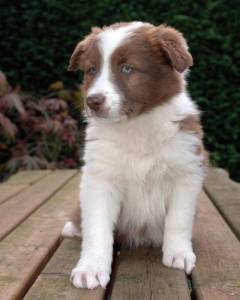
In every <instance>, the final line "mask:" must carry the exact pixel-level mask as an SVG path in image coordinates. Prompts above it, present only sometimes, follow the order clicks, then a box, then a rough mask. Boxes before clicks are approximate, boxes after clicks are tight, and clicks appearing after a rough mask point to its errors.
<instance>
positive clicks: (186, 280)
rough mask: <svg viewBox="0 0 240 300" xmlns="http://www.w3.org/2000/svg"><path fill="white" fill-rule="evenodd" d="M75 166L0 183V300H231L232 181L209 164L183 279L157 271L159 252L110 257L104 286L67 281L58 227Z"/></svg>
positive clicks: (238, 193) (70, 203)
mask: <svg viewBox="0 0 240 300" xmlns="http://www.w3.org/2000/svg"><path fill="white" fill-rule="evenodd" d="M79 179H80V173H79V172H78V171H77V170H57V171H54V172H51V171H28V172H27V171H26V172H21V173H18V174H17V175H15V176H13V177H12V178H11V179H10V180H9V181H8V182H6V183H2V184H0V300H10V299H23V298H24V299H27V300H38V299H39V300H48V299H49V300H59V299H69V300H75V299H78V300H79V299H83V300H98V299H114V300H127V299H129V300H134V299H137V300H140V299H144V300H148V299H149V300H150V299H151V300H153V299H162V300H164V299H165V300H175V299H176V300H177V299H178V300H180V299H181V300H188V299H194V300H226V299H231V300H239V299H240V242H239V238H240V184H237V183H235V182H233V181H231V180H230V179H229V178H228V175H227V173H226V172H225V171H223V170H221V169H211V170H210V172H209V176H208V178H207V180H206V183H205V188H204V191H203V192H202V194H201V196H200V201H199V205H198V212H197V218H196V224H195V228H194V239H193V243H194V244H193V245H194V249H195V252H196V254H197V265H196V268H195V269H194V271H193V273H192V275H191V276H186V275H185V274H184V272H182V271H178V270H173V269H168V268H165V267H164V266H163V265H162V263H161V251H160V249H150V248H141V249H136V250H123V251H120V252H118V253H116V255H115V260H114V264H113V272H112V279H111V284H110V285H109V287H108V288H107V290H103V289H101V288H98V289H96V290H92V291H88V290H79V289H76V288H74V287H73V286H72V285H71V284H70V282H69V275H70V272H71V269H72V268H73V267H74V265H75V263H76V262H77V259H78V257H79V248H80V245H79V242H78V241H77V240H62V239H61V237H60V232H61V229H62V226H63V224H64V223H65V221H66V220H67V216H68V215H69V214H70V213H71V211H72V209H73V207H74V205H75V204H76V201H77V198H78V183H79Z"/></svg>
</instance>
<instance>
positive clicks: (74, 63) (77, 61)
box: [68, 27, 102, 71]
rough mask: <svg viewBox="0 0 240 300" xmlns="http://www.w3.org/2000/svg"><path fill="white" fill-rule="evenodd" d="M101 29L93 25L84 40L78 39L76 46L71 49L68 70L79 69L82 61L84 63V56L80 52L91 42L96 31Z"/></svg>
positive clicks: (90, 44)
mask: <svg viewBox="0 0 240 300" xmlns="http://www.w3.org/2000/svg"><path fill="white" fill-rule="evenodd" d="M101 31H102V30H101V29H100V28H98V27H93V28H92V32H91V33H90V34H88V35H87V36H86V37H85V38H84V40H82V41H80V42H79V43H78V44H77V46H76V48H75V49H74V51H73V54H72V55H71V57H70V61H69V66H68V71H77V70H78V69H79V68H80V69H81V65H82V63H84V58H83V57H82V54H83V53H85V52H86V51H87V50H88V49H89V48H90V47H91V46H92V44H93V42H94V40H95V39H96V36H97V34H98V33H100V32H101Z"/></svg>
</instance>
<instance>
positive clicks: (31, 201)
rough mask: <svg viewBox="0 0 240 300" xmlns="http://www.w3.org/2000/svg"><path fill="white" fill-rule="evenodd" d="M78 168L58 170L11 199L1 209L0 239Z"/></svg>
mask: <svg viewBox="0 0 240 300" xmlns="http://www.w3.org/2000/svg"><path fill="white" fill-rule="evenodd" d="M76 172H77V171H76V170H65V171H63V170H57V171H55V172H52V173H51V174H49V175H48V176H46V177H44V178H43V179H42V180H40V181H38V182H37V183H35V184H33V185H32V186H29V187H28V188H27V189H25V190H24V191H23V192H22V193H19V194H18V195H16V196H15V197H13V198H11V199H9V200H8V201H7V202H4V203H3V204H2V205H1V209H0V240H1V239H3V238H4V237H5V236H6V235H7V234H9V233H10V232H11V230H13V229H14V228H15V227H16V226H17V225H18V224H20V223H21V222H22V221H23V220H24V219H26V218H27V217H28V216H29V215H30V214H31V213H32V212H33V211H34V210H36V209H37V208H38V207H39V206H41V205H42V204H43V203H44V202H45V201H46V200H47V199H48V198H49V197H51V196H52V195H53V194H54V193H55V192H56V191H57V190H58V189H59V188H60V187H61V186H62V185H63V184H64V183H66V182H67V180H69V179H70V178H71V177H72V176H73V175H74V174H76Z"/></svg>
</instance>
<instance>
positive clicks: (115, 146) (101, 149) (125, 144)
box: [72, 93, 203, 288]
mask: <svg viewBox="0 0 240 300" xmlns="http://www.w3.org/2000/svg"><path fill="white" fill-rule="evenodd" d="M192 113H196V114H197V109H196V108H195V106H194V105H193V103H192V101H191V99H190V98H189V97H188V96H187V94H186V93H182V94H181V95H178V96H177V97H175V98H174V99H172V100H171V101H170V102H168V103H167V104H165V105H163V106H160V107H158V108H156V109H154V110H153V111H152V112H150V113H147V114H143V115H140V116H139V117H137V118H133V119H130V120H128V121H124V122H118V123H112V124H111V125H109V124H103V123H99V122H98V121H97V120H95V119H91V121H90V124H89V126H88V129H87V137H86V140H87V141H89V142H86V151H85V162H86V165H85V166H84V167H83V176H82V180H81V186H80V202H81V209H82V235H83V242H82V252H81V258H80V261H79V263H78V264H77V266H76V268H75V269H74V271H73V273H72V281H73V284H74V285H75V286H76V287H88V288H94V287H96V286H98V285H99V284H100V285H101V286H103V287H105V286H106V284H107V282H108V279H109V274H110V271H111V263H112V245H113V230H114V228H115V227H117V228H118V229H119V230H120V232H124V233H126V234H128V236H129V242H130V244H131V243H132V244H135V245H137V246H138V245H142V244H153V245H157V246H159V245H161V244H162V243H163V263H164V264H165V265H167V266H170V267H175V268H180V269H185V271H186V272H187V273H190V272H191V270H192V268H193V267H194V264H195V255H194V253H193V251H192V245H191V235H192V223H193V217H194V212H195V205H196V200H197V196H198V194H199V192H200V189H201V186H202V180H203V171H202V167H201V166H200V165H201V157H199V156H198V155H196V154H194V153H195V151H194V149H195V147H197V145H198V144H199V142H200V141H199V140H198V138H197V137H195V136H193V135H191V134H187V133H184V132H180V131H179V130H178V125H177V123H176V121H177V120H178V121H179V120H181V119H184V118H185V117H186V116H187V115H188V114H192ZM120 211H121V213H120ZM118 217H119V218H118ZM144 226H146V228H147V229H146V231H145V233H144V234H143V235H141V234H139V230H141V229H142V228H143V227H144Z"/></svg>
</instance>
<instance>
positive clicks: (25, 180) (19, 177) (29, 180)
mask: <svg viewBox="0 0 240 300" xmlns="http://www.w3.org/2000/svg"><path fill="white" fill-rule="evenodd" d="M49 173H51V170H31V171H30V170H29V171H19V172H18V173H16V174H15V175H13V176H11V177H10V178H9V179H8V181H6V182H4V183H7V184H14V185H15V184H33V183H34V182H36V181H38V180H39V179H41V178H42V177H44V176H46V175H48V174H49Z"/></svg>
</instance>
